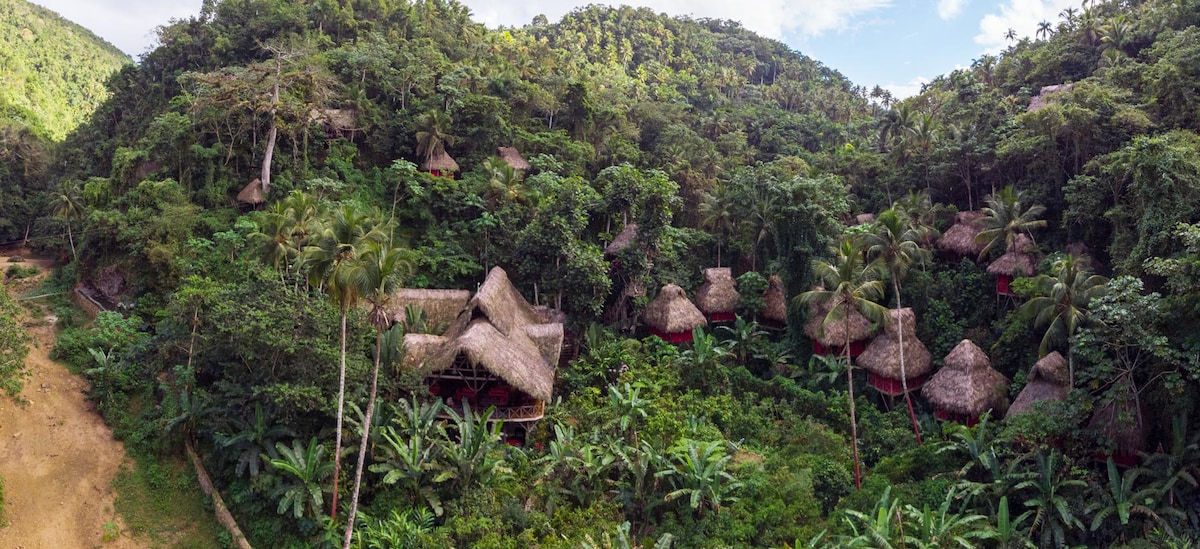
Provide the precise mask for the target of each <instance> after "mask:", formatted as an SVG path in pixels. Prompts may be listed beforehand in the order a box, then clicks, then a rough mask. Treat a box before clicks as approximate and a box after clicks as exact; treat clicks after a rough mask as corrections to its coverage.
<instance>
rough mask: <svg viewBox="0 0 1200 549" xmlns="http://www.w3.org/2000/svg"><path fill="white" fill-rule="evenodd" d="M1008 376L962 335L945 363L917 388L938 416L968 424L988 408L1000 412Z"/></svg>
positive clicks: (1006, 398) (1002, 409) (976, 419)
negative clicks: (993, 365)
mask: <svg viewBox="0 0 1200 549" xmlns="http://www.w3.org/2000/svg"><path fill="white" fill-rule="evenodd" d="M1007 392H1008V379H1007V378H1005V377H1004V375H1003V374H1001V373H1000V372H997V371H996V370H993V369H992V367H991V364H990V361H989V360H988V356H987V354H985V353H984V352H983V350H982V349H980V348H979V347H978V346H976V345H975V344H974V343H972V342H971V340H969V339H964V340H962V341H961V342H959V344H958V345H957V346H955V347H954V349H953V350H951V351H950V354H948V355H946V360H945V366H943V367H942V369H941V370H938V371H937V373H935V374H933V377H931V378H929V381H927V382H925V387H923V388H922V389H921V394H923V395H925V398H927V399H929V401H930V402H932V403H933V404H934V405H935V406H936V407H937V413H936V415H937V417H938V418H939V419H950V420H954V421H962V422H965V423H967V424H968V425H969V424H972V423H973V422H975V421H978V419H979V416H980V415H982V414H983V413H984V412H986V411H988V410H995V411H996V413H997V414H998V415H999V414H1003V413H1004V410H1005V409H1007V408H1008V396H1007Z"/></svg>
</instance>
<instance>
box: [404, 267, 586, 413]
mask: <svg viewBox="0 0 1200 549" xmlns="http://www.w3.org/2000/svg"><path fill="white" fill-rule="evenodd" d="M542 320H543V319H542V317H541V316H540V315H538V313H537V312H536V311H534V309H533V307H532V306H530V305H529V302H528V301H525V298H524V297H522V296H521V293H520V292H518V291H517V289H516V288H515V287H513V285H512V283H511V282H510V281H509V280H508V274H507V273H505V272H504V269H501V268H500V267H493V268H492V270H491V271H490V272H488V277H487V279H486V280H484V282H483V285H482V286H480V287H479V291H477V292H475V296H474V297H472V298H471V299H470V300H469V301H467V303H466V306H465V307H464V308H463V309H462V311H461V312H460V313H459V315H458V318H457V319H456V320H455V322H454V324H453V325H452V326H451V327H450V329H449V330H448V331H447V332H446V334H445V336H444V337H442V338H439V339H433V338H432V337H429V336H427V337H426V338H424V339H415V340H414V341H413V343H414V344H416V345H418V346H427V347H433V346H436V349H434V350H427V347H423V348H421V350H420V351H419V352H418V353H417V355H416V357H414V358H412V359H409V360H406V362H407V363H409V364H417V363H422V362H423V363H424V364H426V365H427V366H428V367H429V368H430V369H431V371H434V372H436V371H439V370H444V369H446V368H449V367H450V366H452V365H453V364H454V361H455V360H456V359H457V358H458V357H459V356H460V355H461V356H463V357H465V358H466V360H467V362H469V363H470V364H471V365H473V366H476V367H480V368H483V369H485V370H487V371H489V372H491V373H492V374H494V375H496V376H497V377H499V378H501V379H503V380H504V381H506V382H507V383H508V384H509V385H512V386H513V387H516V388H517V389H520V390H521V391H523V392H525V393H527V394H529V395H530V396H532V397H534V398H537V399H539V400H543V401H546V400H550V396H551V392H552V390H553V386H554V367H555V365H557V364H558V355H559V353H560V352H561V350H562V342H563V328H562V324H560V323H544V322H542ZM408 341H409V339H408V336H405V342H406V343H408ZM409 353H410V354H411V353H412V351H411V350H410V351H409Z"/></svg>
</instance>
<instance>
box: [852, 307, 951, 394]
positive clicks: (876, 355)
mask: <svg viewBox="0 0 1200 549" xmlns="http://www.w3.org/2000/svg"><path fill="white" fill-rule="evenodd" d="M888 314H889V319H888V321H887V322H886V323H884V332H883V333H882V334H880V335H879V336H877V337H876V338H875V339H874V340H872V341H871V344H870V345H867V348H866V349H865V350H863V353H862V354H861V355H859V356H858V365H859V366H862V367H863V368H864V369H865V370H867V372H868V375H867V383H869V384H870V385H871V386H872V387H874V388H876V389H878V390H879V391H880V392H882V393H884V394H889V395H899V394H903V393H904V384H903V383H902V382H901V375H900V349H901V346H900V335H901V333H903V334H904V347H903V349H904V373H906V374H908V378H907V381H908V390H909V391H914V390H916V389H919V388H920V387H921V385H923V384H924V383H925V378H926V376H928V375H929V371H930V369H931V365H932V364H933V355H932V354H930V352H929V349H926V348H925V344H923V343H921V341H920V340H919V339H917V317H916V315H915V314H913V310H912V309H911V308H907V307H906V308H904V309H899V310H897V309H892V310H891V311H889V312H888Z"/></svg>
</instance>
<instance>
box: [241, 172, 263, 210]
mask: <svg viewBox="0 0 1200 549" xmlns="http://www.w3.org/2000/svg"><path fill="white" fill-rule="evenodd" d="M237 201H238V202H241V203H242V204H262V203H263V202H266V201H267V199H266V197H265V196H263V192H262V181H261V180H259V179H258V178H257V177H256V178H254V181H251V182H249V183H247V184H246V186H245V187H242V190H241V192H239V193H238V194H237Z"/></svg>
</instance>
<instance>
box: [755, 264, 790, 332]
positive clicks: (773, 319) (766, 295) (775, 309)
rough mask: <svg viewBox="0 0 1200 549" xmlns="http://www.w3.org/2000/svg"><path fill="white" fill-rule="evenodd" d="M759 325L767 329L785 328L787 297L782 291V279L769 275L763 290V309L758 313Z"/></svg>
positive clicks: (777, 329)
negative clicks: (765, 287)
mask: <svg viewBox="0 0 1200 549" xmlns="http://www.w3.org/2000/svg"><path fill="white" fill-rule="evenodd" d="M758 318H759V321H760V322H759V325H761V326H762V327H763V328H766V329H768V330H776V331H779V330H786V329H787V297H786V296H785V294H784V292H783V279H781V278H779V275H771V278H769V279H767V289H766V291H764V292H763V309H762V311H760V312H759V313H758Z"/></svg>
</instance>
